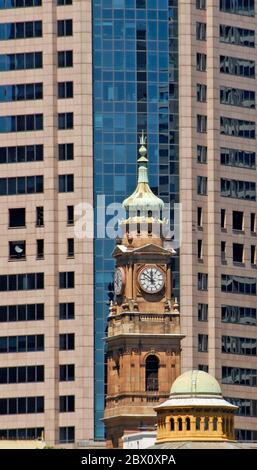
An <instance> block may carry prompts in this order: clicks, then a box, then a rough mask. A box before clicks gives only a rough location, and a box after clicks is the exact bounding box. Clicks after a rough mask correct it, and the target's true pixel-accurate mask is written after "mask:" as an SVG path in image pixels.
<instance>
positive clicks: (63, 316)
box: [59, 302, 75, 320]
mask: <svg viewBox="0 0 257 470" xmlns="http://www.w3.org/2000/svg"><path fill="white" fill-rule="evenodd" d="M74 318H75V304H74V302H68V303H60V304H59V319H60V320H73V319H74Z"/></svg>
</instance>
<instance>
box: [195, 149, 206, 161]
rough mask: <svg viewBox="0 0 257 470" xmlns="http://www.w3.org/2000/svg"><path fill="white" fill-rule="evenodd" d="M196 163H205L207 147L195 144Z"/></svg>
mask: <svg viewBox="0 0 257 470" xmlns="http://www.w3.org/2000/svg"><path fill="white" fill-rule="evenodd" d="M197 163H207V147H205V146H204V145H197Z"/></svg>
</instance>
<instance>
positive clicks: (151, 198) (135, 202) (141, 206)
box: [123, 132, 164, 211]
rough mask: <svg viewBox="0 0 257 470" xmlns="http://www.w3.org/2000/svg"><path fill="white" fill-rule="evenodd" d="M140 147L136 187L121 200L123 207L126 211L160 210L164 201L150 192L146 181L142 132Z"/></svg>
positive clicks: (145, 160) (145, 152)
mask: <svg viewBox="0 0 257 470" xmlns="http://www.w3.org/2000/svg"><path fill="white" fill-rule="evenodd" d="M140 144H141V147H140V149H139V155H140V157H139V158H138V160H137V163H138V180H137V187H136V189H135V191H134V192H133V194H131V196H129V197H127V199H125V201H123V207H125V209H126V210H127V211H130V210H131V211H138V210H142V211H156V210H159V211H160V210H161V209H163V207H164V202H163V201H162V200H161V199H160V198H159V197H157V196H155V194H154V193H153V192H152V190H151V188H150V186H149V181H148V170H147V163H148V159H147V158H146V154H147V150H146V147H145V144H146V137H145V136H144V133H143V132H142V136H141V138H140Z"/></svg>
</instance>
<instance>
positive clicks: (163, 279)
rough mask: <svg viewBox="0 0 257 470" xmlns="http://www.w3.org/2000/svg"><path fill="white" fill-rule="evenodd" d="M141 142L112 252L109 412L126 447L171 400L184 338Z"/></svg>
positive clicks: (114, 435) (112, 440) (113, 433)
mask: <svg viewBox="0 0 257 470" xmlns="http://www.w3.org/2000/svg"><path fill="white" fill-rule="evenodd" d="M140 143H141V147H140V149H139V158H138V183H137V187H136V189H135V191H134V192H133V194H132V195H131V196H129V197H128V198H127V199H125V201H124V202H123V206H124V208H125V210H126V218H125V220H123V221H122V222H121V223H122V227H123V238H122V240H118V241H117V244H116V247H115V249H114V252H113V257H114V258H115V260H116V269H115V273H114V289H115V302H114V303H113V302H112V303H111V305H110V311H109V317H108V329H107V338H106V362H107V371H106V379H107V394H106V405H105V413H104V423H105V427H106V440H107V446H108V447H122V436H123V435H124V434H127V433H132V432H138V431H140V430H154V426H155V424H156V413H155V411H154V407H156V405H159V404H160V403H161V402H162V401H164V400H166V399H167V398H168V396H169V391H170V385H171V383H172V382H173V381H174V380H175V379H176V377H178V376H179V374H180V350H181V344H180V343H181V339H182V338H183V336H181V334H180V317H179V309H178V303H177V300H176V299H174V298H173V296H172V272H171V259H172V256H173V255H174V253H175V251H174V250H173V249H172V248H171V247H170V246H166V245H167V242H166V243H165V240H164V238H163V236H162V227H163V226H164V224H165V223H167V221H165V220H164V219H163V217H162V211H163V208H164V203H163V201H162V200H161V199H159V198H158V197H157V196H155V195H154V194H153V192H152V191H151V189H150V187H149V182H148V170H147V164H148V160H147V150H146V147H145V144H146V138H145V137H144V135H143V134H142V136H141V138H140Z"/></svg>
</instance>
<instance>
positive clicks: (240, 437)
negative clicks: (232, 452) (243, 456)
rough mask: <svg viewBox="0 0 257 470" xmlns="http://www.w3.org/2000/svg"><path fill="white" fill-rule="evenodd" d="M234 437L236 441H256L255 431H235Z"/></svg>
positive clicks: (256, 434)
mask: <svg viewBox="0 0 257 470" xmlns="http://www.w3.org/2000/svg"><path fill="white" fill-rule="evenodd" d="M235 437H236V440H237V441H257V431H251V430H250V429H235Z"/></svg>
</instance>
